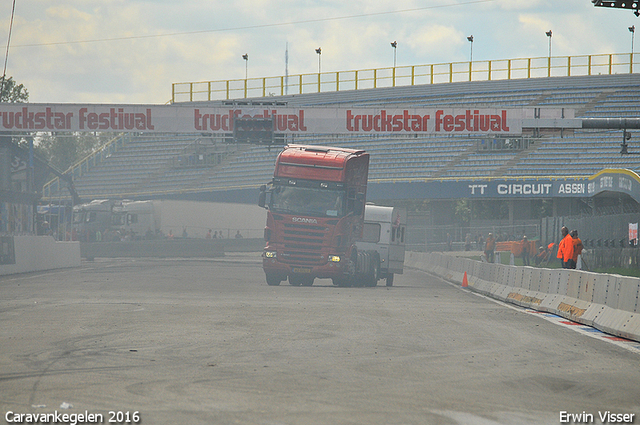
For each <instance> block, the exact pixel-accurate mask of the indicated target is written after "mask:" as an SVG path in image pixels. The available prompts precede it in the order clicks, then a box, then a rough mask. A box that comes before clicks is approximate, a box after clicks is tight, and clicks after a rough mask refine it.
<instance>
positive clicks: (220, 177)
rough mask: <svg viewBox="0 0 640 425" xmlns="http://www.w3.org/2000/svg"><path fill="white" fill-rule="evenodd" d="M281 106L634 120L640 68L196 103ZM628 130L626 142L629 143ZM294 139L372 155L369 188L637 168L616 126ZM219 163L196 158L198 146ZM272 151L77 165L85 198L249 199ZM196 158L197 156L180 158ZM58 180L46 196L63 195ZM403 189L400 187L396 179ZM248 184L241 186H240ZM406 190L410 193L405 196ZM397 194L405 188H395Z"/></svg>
mask: <svg viewBox="0 0 640 425" xmlns="http://www.w3.org/2000/svg"><path fill="white" fill-rule="evenodd" d="M265 100H266V101H269V102H277V103H278V104H286V105H287V107H302V106H327V107H337V106H339V107H345V106H349V107H394V108H405V107H429V108H458V107H466V108H546V107H553V108H566V109H572V110H575V115H576V117H577V118H580V117H584V118H591V117H601V118H607V117H621V118H638V117H640V75H639V74H620V75H592V76H577V77H552V78H532V79H521V80H506V81H505V80H502V81H479V82H458V83H445V84H433V85H432V84H427V85H420V86H407V87H385V88H379V89H366V90H353V91H340V92H324V93H312V94H300V95H290V96H278V97H273V96H272V97H269V98H266V99H265V98H256V99H246V100H242V101H241V102H239V101H235V102H234V101H215V102H206V103H204V104H203V103H199V104H200V105H208V106H223V105H229V104H234V103H237V104H242V103H244V104H246V103H247V102H252V101H255V102H261V101H265ZM634 140H636V137H635V134H632V139H631V140H630V145H629V146H630V152H632V153H633V152H634V149H635V152H637V153H640V147H638V148H634V144H633V142H634ZM289 141H290V142H295V143H313V144H321V145H322V144H324V145H340V146H343V147H352V148H358V149H366V150H367V151H368V152H370V153H371V168H370V181H371V185H372V186H375V184H376V183H379V182H385V181H394V182H403V181H405V182H409V181H416V180H422V181H424V180H439V181H446V180H450V179H456V180H459V179H473V178H491V179H497V178H520V177H525V178H540V177H553V178H561V177H569V176H570V177H588V176H591V175H593V174H595V173H597V172H598V171H600V170H602V169H603V168H626V169H630V170H634V171H640V155H633V154H630V155H621V154H620V143H621V141H622V131H620V130H575V131H574V130H570V131H560V132H556V133H553V134H531V135H529V136H527V137H526V138H524V139H523V140H514V141H513V142H517V143H513V144H512V145H511V144H509V142H508V143H507V144H506V145H505V144H504V143H503V144H502V145H501V146H497V147H496V146H492V145H493V144H494V143H495V142H496V141H495V140H491V139H489V138H487V137H486V136H484V135H470V136H426V135H425V136H423V135H419V136H417V137H416V135H412V136H411V137H409V136H406V135H405V136H398V135H352V136H347V137H345V136H344V135H343V136H338V135H305V136H295V138H291V139H289ZM198 151H200V152H204V155H207V157H210V156H211V152H215V156H216V160H215V161H210V160H206V158H203V154H202V153H198ZM277 151H278V149H277V148H272V149H271V150H269V149H267V148H266V147H264V146H255V145H232V144H227V143H225V142H224V141H223V140H221V139H220V138H213V137H207V135H200V136H194V135H175V134H167V135H154V136H153V137H151V136H139V137H136V136H133V135H127V136H122V137H121V143H120V145H119V148H118V149H117V150H114V151H113V152H111V153H110V154H109V155H102V156H101V160H99V161H97V160H95V159H94V160H93V161H92V162H91V161H85V162H88V164H85V166H79V167H77V169H76V170H75V171H74V174H75V182H76V188H77V190H78V192H79V194H80V196H81V197H82V198H83V199H95V198H101V197H127V198H139V199H140V198H149V197H159V198H161V197H170V198H174V199H175V198H185V199H202V200H224V201H239V202H252V201H253V197H255V196H254V195H248V192H251V193H255V188H257V187H258V186H259V185H260V184H263V183H265V182H267V181H269V180H270V177H271V174H272V172H273V168H272V167H273V163H274V160H275V157H276V155H277ZM188 157H192V158H193V157H195V158H196V159H197V160H195V161H191V162H189V161H186V160H185V161H182V159H184V158H188ZM57 186H58V185H56V184H50V185H48V186H47V187H45V191H44V195H45V199H58V198H59V197H66V196H68V195H67V194H66V193H64V189H62V191H60V190H57ZM398 187H400V186H398ZM247 191H248V192H247ZM407 196H410V195H407ZM398 197H399V198H402V197H403V193H402V191H400V192H398Z"/></svg>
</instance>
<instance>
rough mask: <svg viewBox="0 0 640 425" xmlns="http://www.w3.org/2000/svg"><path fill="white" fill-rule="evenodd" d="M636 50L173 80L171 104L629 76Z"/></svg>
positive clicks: (634, 63) (631, 71) (632, 69)
mask: <svg viewBox="0 0 640 425" xmlns="http://www.w3.org/2000/svg"><path fill="white" fill-rule="evenodd" d="M637 65H638V54H637V53H636V54H631V53H620V54H597V55H582V56H555V57H538V58H520V59H499V60H487V61H474V62H451V63H440V64H431V65H411V66H398V67H391V68H375V69H362V70H355V71H337V72H321V73H312V74H297V75H289V76H288V77H285V76H279V77H262V78H248V79H238V80H219V81H201V82H187V83H174V84H173V85H172V98H171V101H172V102H174V103H175V102H197V101H210V100H231V99H244V98H255V97H268V96H284V95H288V94H291V95H293V94H304V93H320V92H331V91H341V90H360V89H370V88H381V87H396V86H413V85H422V84H438V83H453V82H463V81H492V80H511V79H523V78H542V77H566V76H578V75H597V74H607V75H611V74H631V73H633V71H634V67H636V69H637Z"/></svg>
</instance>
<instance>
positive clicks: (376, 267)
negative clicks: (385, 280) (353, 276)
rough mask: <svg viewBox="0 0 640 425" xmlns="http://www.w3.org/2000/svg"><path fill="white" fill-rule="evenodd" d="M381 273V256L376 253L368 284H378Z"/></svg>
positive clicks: (371, 285)
mask: <svg viewBox="0 0 640 425" xmlns="http://www.w3.org/2000/svg"><path fill="white" fill-rule="evenodd" d="M379 275H380V258H379V256H378V255H375V257H374V259H373V261H372V264H371V270H370V273H369V275H368V276H367V281H366V282H367V283H366V286H369V287H374V286H378V276H379Z"/></svg>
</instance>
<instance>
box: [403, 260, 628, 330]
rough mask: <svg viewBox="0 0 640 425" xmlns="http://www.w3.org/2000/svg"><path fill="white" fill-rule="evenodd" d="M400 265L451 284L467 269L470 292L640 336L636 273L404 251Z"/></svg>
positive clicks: (605, 328)
mask: <svg viewBox="0 0 640 425" xmlns="http://www.w3.org/2000/svg"><path fill="white" fill-rule="evenodd" d="M405 265H407V266H408V267H414V268H417V269H420V270H424V271H427V272H430V273H433V274H435V275H437V276H440V277H442V278H444V279H446V280H448V281H450V282H453V283H456V284H462V280H463V278H464V273H465V272H466V273H467V280H468V288H469V289H470V290H472V291H476V292H479V293H482V294H484V295H487V296H490V297H493V298H497V299H499V300H501V301H505V302H510V303H513V304H517V305H520V306H522V307H527V308H532V309H535V310H540V311H546V312H550V313H554V314H557V315H558V316H562V317H565V318H567V319H570V320H573V321H574V322H578V323H583V324H585V325H589V326H593V327H594V328H596V329H600V330H601V331H603V332H607V333H610V334H612V335H617V336H620V337H623V338H627V339H632V340H635V341H640V314H639V313H640V305H639V304H640V303H639V297H640V279H639V278H633V277H625V276H620V275H610V274H600V273H591V272H584V271H580V270H565V269H542V268H533V267H517V266H506V265H502V264H490V263H482V262H479V261H474V260H469V259H466V258H459V257H454V256H450V255H443V254H440V253H419V252H408V253H407V255H406V259H405Z"/></svg>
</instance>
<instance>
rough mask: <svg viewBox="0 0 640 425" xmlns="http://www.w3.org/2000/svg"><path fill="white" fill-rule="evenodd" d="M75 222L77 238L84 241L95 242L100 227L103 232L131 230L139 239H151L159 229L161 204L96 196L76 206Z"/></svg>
mask: <svg viewBox="0 0 640 425" xmlns="http://www.w3.org/2000/svg"><path fill="white" fill-rule="evenodd" d="M72 224H73V228H74V229H75V231H76V232H77V233H78V239H79V240H81V241H84V242H94V241H95V240H96V234H97V232H98V231H100V232H101V233H102V234H104V233H105V232H107V231H109V230H113V231H123V232H128V233H129V234H130V235H133V238H136V239H141V238H144V237H146V238H147V239H150V238H152V237H154V236H155V235H156V233H157V232H159V230H160V204H159V203H157V202H153V201H130V200H113V199H94V200H93V201H91V202H89V203H87V204H81V205H76V206H74V207H73V223H72Z"/></svg>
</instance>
